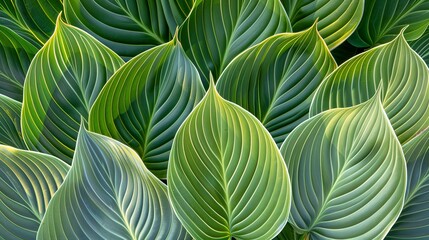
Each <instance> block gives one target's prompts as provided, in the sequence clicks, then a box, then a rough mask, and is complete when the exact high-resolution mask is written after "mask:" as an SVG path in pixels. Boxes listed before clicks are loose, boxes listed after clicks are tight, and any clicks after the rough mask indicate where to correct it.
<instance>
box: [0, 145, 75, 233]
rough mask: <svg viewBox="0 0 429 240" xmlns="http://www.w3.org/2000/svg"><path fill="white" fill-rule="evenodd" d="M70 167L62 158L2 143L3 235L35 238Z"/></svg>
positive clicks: (0, 199) (0, 212) (0, 193)
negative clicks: (49, 205)
mask: <svg viewBox="0 0 429 240" xmlns="http://www.w3.org/2000/svg"><path fill="white" fill-rule="evenodd" d="M68 170H69V166H68V165H67V164H65V163H64V162H62V161H61V160H60V159H58V158H55V157H52V156H49V155H46V154H42V153H36V152H30V151H24V150H19V149H16V148H13V147H10V146H5V145H0V232H1V234H0V238H1V239H5V240H8V239H10V240H15V239H35V238H36V233H37V229H38V228H39V225H40V222H41V220H42V218H43V216H44V214H45V211H46V208H47V207H48V203H49V201H50V200H51V198H52V196H53V195H54V193H55V192H56V191H57V189H58V188H59V186H60V185H61V183H62V182H63V179H64V177H65V175H66V174H67V171H68Z"/></svg>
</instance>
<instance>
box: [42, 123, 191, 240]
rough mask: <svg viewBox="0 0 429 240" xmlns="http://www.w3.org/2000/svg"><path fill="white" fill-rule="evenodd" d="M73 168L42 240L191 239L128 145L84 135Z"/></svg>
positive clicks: (158, 184)
mask: <svg viewBox="0 0 429 240" xmlns="http://www.w3.org/2000/svg"><path fill="white" fill-rule="evenodd" d="M77 142H78V143H77V146H76V153H75V156H74V160H73V163H72V167H71V169H70V171H69V173H68V175H67V177H66V179H65V180H64V183H63V184H62V185H61V187H60V189H59V190H58V191H57V193H56V194H55V196H54V197H53V198H52V201H51V203H50V204H49V207H48V209H47V211H46V214H45V217H44V219H43V221H42V223H41V225H40V228H39V231H38V233H37V239H174V240H175V239H189V238H190V237H189V235H187V233H186V231H185V229H184V228H183V227H182V225H181V224H180V222H179V220H178V219H177V217H176V216H175V214H174V212H173V210H172V209H171V207H170V202H169V200H168V197H167V186H166V185H165V184H163V183H162V182H161V181H160V180H158V179H157V178H156V177H155V176H154V175H153V174H152V173H150V172H149V170H147V169H146V168H145V166H144V165H143V164H142V162H141V160H140V158H139V156H138V155H137V154H136V153H135V152H134V151H133V150H132V149H131V148H129V147H127V146H126V145H124V144H122V143H120V142H118V141H116V140H113V139H111V138H108V137H106V136H102V135H98V134H95V133H91V132H87V131H86V130H85V129H84V128H83V127H82V128H81V130H80V132H79V137H78V141H77Z"/></svg>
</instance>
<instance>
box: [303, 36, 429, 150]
mask: <svg viewBox="0 0 429 240" xmlns="http://www.w3.org/2000/svg"><path fill="white" fill-rule="evenodd" d="M379 85H381V86H382V88H383V92H384V93H385V94H384V95H383V97H382V103H383V106H384V109H385V111H386V113H387V116H388V117H389V119H390V122H391V124H392V125H393V128H394V129H395V132H396V135H397V136H398V138H399V141H400V142H401V143H405V142H407V141H408V140H409V139H411V138H412V137H414V136H415V135H416V134H417V133H418V132H420V131H422V130H423V129H425V128H427V127H428V126H429V108H428V107H427V106H429V70H428V67H427V66H426V64H425V63H424V61H423V60H422V59H421V58H420V57H419V56H418V55H417V54H416V53H415V52H414V51H413V50H412V49H411V48H410V47H409V46H408V44H407V42H406V41H405V38H404V36H403V35H402V34H400V35H399V36H397V37H396V39H394V40H393V41H391V42H389V43H387V44H384V45H381V46H379V47H376V48H374V49H371V50H369V51H366V52H364V53H362V54H360V55H358V56H356V57H354V58H352V59H350V60H349V61H347V62H345V63H344V64H342V65H341V66H340V67H339V68H337V69H336V70H335V71H334V72H333V73H332V74H331V75H329V76H328V77H327V78H326V79H325V80H324V81H323V83H322V84H321V85H320V87H319V88H318V90H317V91H316V94H315V96H314V99H313V102H312V105H311V108H310V113H311V114H312V115H314V114H316V113H319V112H322V111H324V110H327V109H330V108H336V107H349V106H353V105H356V104H359V103H361V102H364V101H366V100H368V99H369V98H370V97H371V96H372V95H373V94H374V93H375V89H377V87H378V86H379Z"/></svg>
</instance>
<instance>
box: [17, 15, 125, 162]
mask: <svg viewBox="0 0 429 240" xmlns="http://www.w3.org/2000/svg"><path fill="white" fill-rule="evenodd" d="M122 63H123V61H122V60H121V58H119V57H118V56H117V55H116V54H115V53H114V52H112V51H111V50H109V49H108V48H106V47H105V46H104V45H102V44H101V43H99V42H98V41H97V40H95V39H94V38H93V37H91V36H90V35H88V34H87V33H85V32H83V31H82V30H80V29H77V28H75V27H73V26H70V25H68V24H66V23H64V22H62V20H61V16H60V17H58V21H57V27H56V30H55V32H54V34H53V35H52V37H51V38H50V39H49V41H48V42H47V43H46V44H45V45H44V46H43V48H42V49H41V50H40V51H39V52H38V53H37V55H36V56H35V57H34V59H33V61H32V62H31V65H30V68H29V70H28V74H27V77H26V79H25V84H24V102H23V106H22V108H23V109H22V134H23V137H24V140H25V142H26V144H27V146H28V147H29V148H30V149H32V150H37V151H41V152H46V153H50V154H52V155H54V156H57V157H59V158H60V159H62V160H64V161H66V162H68V163H70V162H71V159H72V157H73V150H74V147H75V144H76V143H75V142H76V137H77V133H78V130H79V125H80V120H81V118H83V119H85V120H86V119H87V118H88V112H89V109H90V107H91V106H92V104H93V103H94V101H95V98H96V97H97V95H98V93H99V92H100V90H101V88H102V87H103V85H104V84H105V82H106V81H107V79H108V78H109V77H110V76H111V75H112V74H113V72H115V70H116V69H118V68H119V67H120V66H121V64H122Z"/></svg>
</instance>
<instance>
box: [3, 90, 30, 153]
mask: <svg viewBox="0 0 429 240" xmlns="http://www.w3.org/2000/svg"><path fill="white" fill-rule="evenodd" d="M21 108H22V104H21V103H20V102H18V101H15V100H13V99H12V98H9V97H7V96H4V95H1V94H0V144H5V145H9V146H12V147H16V148H21V149H26V146H25V143H24V140H23V139H22V134H21Z"/></svg>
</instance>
